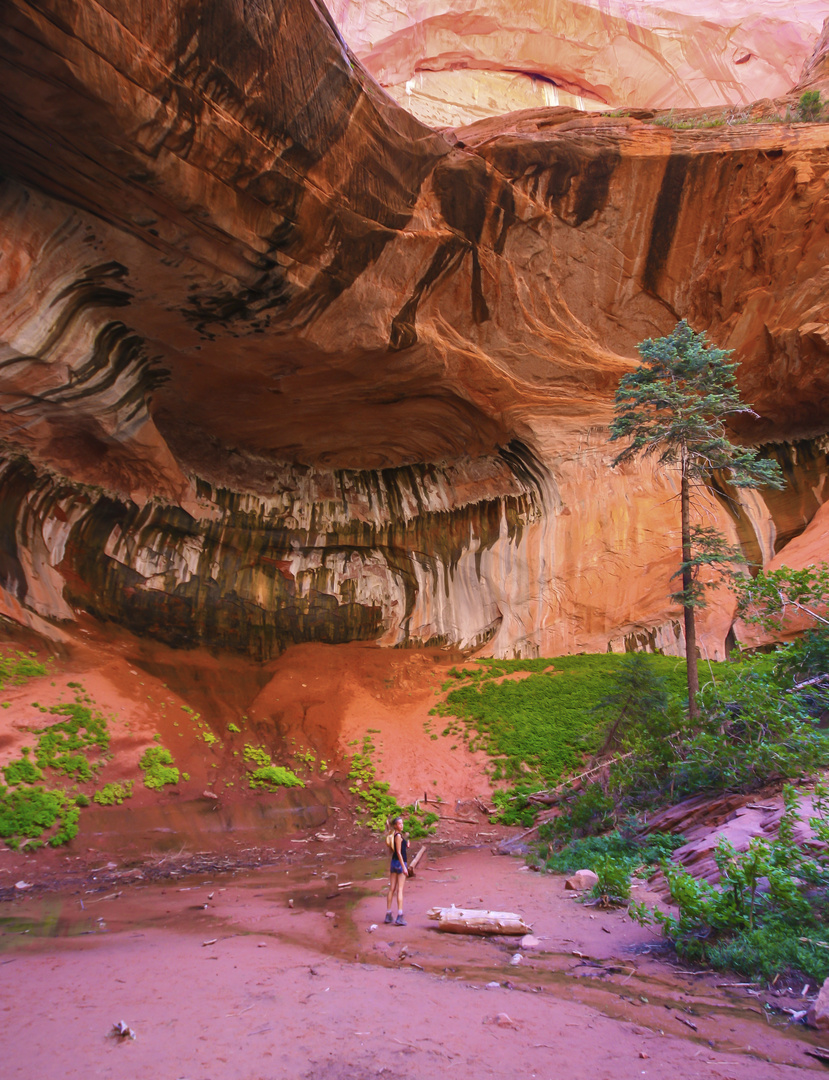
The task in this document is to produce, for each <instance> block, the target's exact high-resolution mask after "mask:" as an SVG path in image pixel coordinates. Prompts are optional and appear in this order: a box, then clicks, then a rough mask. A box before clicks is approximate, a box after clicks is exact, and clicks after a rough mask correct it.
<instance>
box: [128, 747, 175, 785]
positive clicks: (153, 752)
mask: <svg viewBox="0 0 829 1080" xmlns="http://www.w3.org/2000/svg"><path fill="white" fill-rule="evenodd" d="M138 764H139V767H140V768H141V769H142V770H143V773H144V786H145V787H148V788H152V789H153V790H158V789H159V788H163V787H164V786H165V785H167V784H177V783H178V781H179V771H178V769H177V768H176V766H175V764H174V763H173V755H172V754H171V753H170V751H169V750H168V749H167V748H166V747H165V746H148V747H147V749H146V750H145V751H144V753H143V754H142V755H141V759H140V761H139V762H138Z"/></svg>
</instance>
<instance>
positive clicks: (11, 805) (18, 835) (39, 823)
mask: <svg viewBox="0 0 829 1080" xmlns="http://www.w3.org/2000/svg"><path fill="white" fill-rule="evenodd" d="M79 816H80V810H79V809H78V807H77V806H76V804H75V800H74V799H71V798H70V797H69V796H68V795H67V794H66V792H65V791H59V790H55V791H50V790H47V789H46V788H43V787H17V788H6V787H2V786H0V837H2V838H3V840H5V841H6V843H7V844H8V846H9V847H11V848H15V849H16V848H19V847H20V846H21V845H22V844H24V843H25V844H26V846H27V847H28V848H30V849H31V848H32V847H40V846H42V843H32V842H31V841H38V840H39V839H40V837H42V836H43V834H44V833H46V832H47V831H48V830H49V829H52V828H55V827H56V831H55V832H54V833H53V834H52V836H51V837H50V838H49V841H48V843H49V844H50V845H51V846H52V847H59V846H60V845H61V844H65V843H67V842H68V841H69V840H71V839H72V837H73V836H75V835H77V832H78V818H79ZM27 841H28V842H27Z"/></svg>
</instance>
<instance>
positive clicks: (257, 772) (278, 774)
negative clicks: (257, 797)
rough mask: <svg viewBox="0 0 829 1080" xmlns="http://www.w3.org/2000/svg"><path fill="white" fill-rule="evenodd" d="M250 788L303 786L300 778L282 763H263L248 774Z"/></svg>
mask: <svg viewBox="0 0 829 1080" xmlns="http://www.w3.org/2000/svg"><path fill="white" fill-rule="evenodd" d="M250 786H251V787H252V788H268V789H271V790H272V789H275V788H280V787H305V784H304V783H303V782H302V780H300V778H299V777H298V776H297V775H296V774H295V773H292V772H291V770H290V769H286V768H285V767H284V766H282V765H263V766H261V767H260V768H258V769H254V771H253V772H252V773H251V775H250Z"/></svg>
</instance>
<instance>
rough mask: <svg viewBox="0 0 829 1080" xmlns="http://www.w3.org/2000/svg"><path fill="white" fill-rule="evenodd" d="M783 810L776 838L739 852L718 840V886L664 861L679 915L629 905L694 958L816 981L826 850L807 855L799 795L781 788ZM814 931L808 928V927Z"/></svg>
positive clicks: (818, 793)
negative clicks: (799, 838) (799, 837)
mask: <svg viewBox="0 0 829 1080" xmlns="http://www.w3.org/2000/svg"><path fill="white" fill-rule="evenodd" d="M783 797H784V800H785V804H786V810H785V813H784V815H783V818H782V820H781V823H780V827H779V831H778V835H777V837H776V839H773V840H764V839H761V838H759V837H755V838H754V839H752V841H751V842H750V844H749V846H748V850H747V851H744V852H737V851H735V849H734V848H733V846H732V845H731V844H730V843H729V842H728V841H727V840H726V839H725V838H721V839H720V842H719V844H718V845H717V848H716V849H715V853H714V858H715V861H716V864H717V868H718V869H719V871H720V881H719V884H718V885H717V886H716V887H715V886H713V885H710V884H708V882H706V881H702V880H697V879H696V878H694V877H693V876H692V875H691V874H689V873H688V872H687V871H686V870H684V869H683V868H682V867H679V866H674V865H671V864H669V863H667V862H666V863H664V864H663V871H664V873H665V879H666V881H667V883H668V889H669V892H670V896H671V899H672V901H673V902H674V904H675V905H676V906H677V907H678V909H679V914H678V915H677V916H674V915H671V914H669V913H666V912H662V911H648V910H647V909H646V908H645V907H644V905H631V909H630V910H631V914H632V916H633V917H634V918H636V919H638V921H640V922H642V923H648V922H651V921H653V922H656V923H658V924H661V926H662V928H663V931H664V933H665V934H666V936H667V937H669V938H670V939H671V940H672V941H673V942H674V944H675V946H676V949H677V952H678V953H679V955H680V956H683V957H685V958H687V959H689V960H694V961H699V962H704V963H707V964H712V965H714V966H733V967H734V968H735V970H738V971H740V972H742V973H744V974H746V975H751V976H761V977H769V976H770V975H771V974H772V972H779V971H781V970H783V969H785V968H787V967H790V968H794V969H795V970H796V971H798V972H800V973H802V974H803V975H805V976H806V977H808V978H813V979H815V980H817V981H820V980H822V979H823V978H825V977H826V975H827V974H829V958H827V954H826V951H825V950H824V949H822V947H821V945H820V944H818V939H821V938H822V937H823V935H824V933H825V930H824V925H825V924H824V921H823V920H824V918H825V911H826V902H827V895H828V894H829V853H827V850H826V849H825V848H824V849H821V850H820V851H819V852H818V853H817V854H815V855H809V854H806V853H805V852H804V851H803V850H802V849H801V848H799V847H798V846H797V845H796V844H795V842H794V834H795V826H796V824H797V822H798V821H799V820H800V818H799V814H798V810H797V792H796V790H795V789H794V788H793V787H791V786H790V785H788V784H787V785H786V786H785V787H784V790H783ZM813 802H814V805H815V809H816V811H817V816H816V817H814V818H812V819H811V824H812V827H813V829H814V831H815V833H816V835H817V837H818V838H819V839H820V840H822V841H823V842H824V843H826V841H827V840H829V789H826V788H825V787H823V786H822V785H817V786H816V788H815V797H814V800H813ZM810 931H811V932H810Z"/></svg>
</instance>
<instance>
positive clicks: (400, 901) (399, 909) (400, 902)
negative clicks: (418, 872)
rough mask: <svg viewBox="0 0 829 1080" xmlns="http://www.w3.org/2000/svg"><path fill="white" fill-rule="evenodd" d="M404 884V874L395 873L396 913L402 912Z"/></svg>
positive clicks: (400, 913)
mask: <svg viewBox="0 0 829 1080" xmlns="http://www.w3.org/2000/svg"><path fill="white" fill-rule="evenodd" d="M405 884H406V875H405V874H398V875H397V914H398V915H402V914H403V886H404V885H405Z"/></svg>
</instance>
